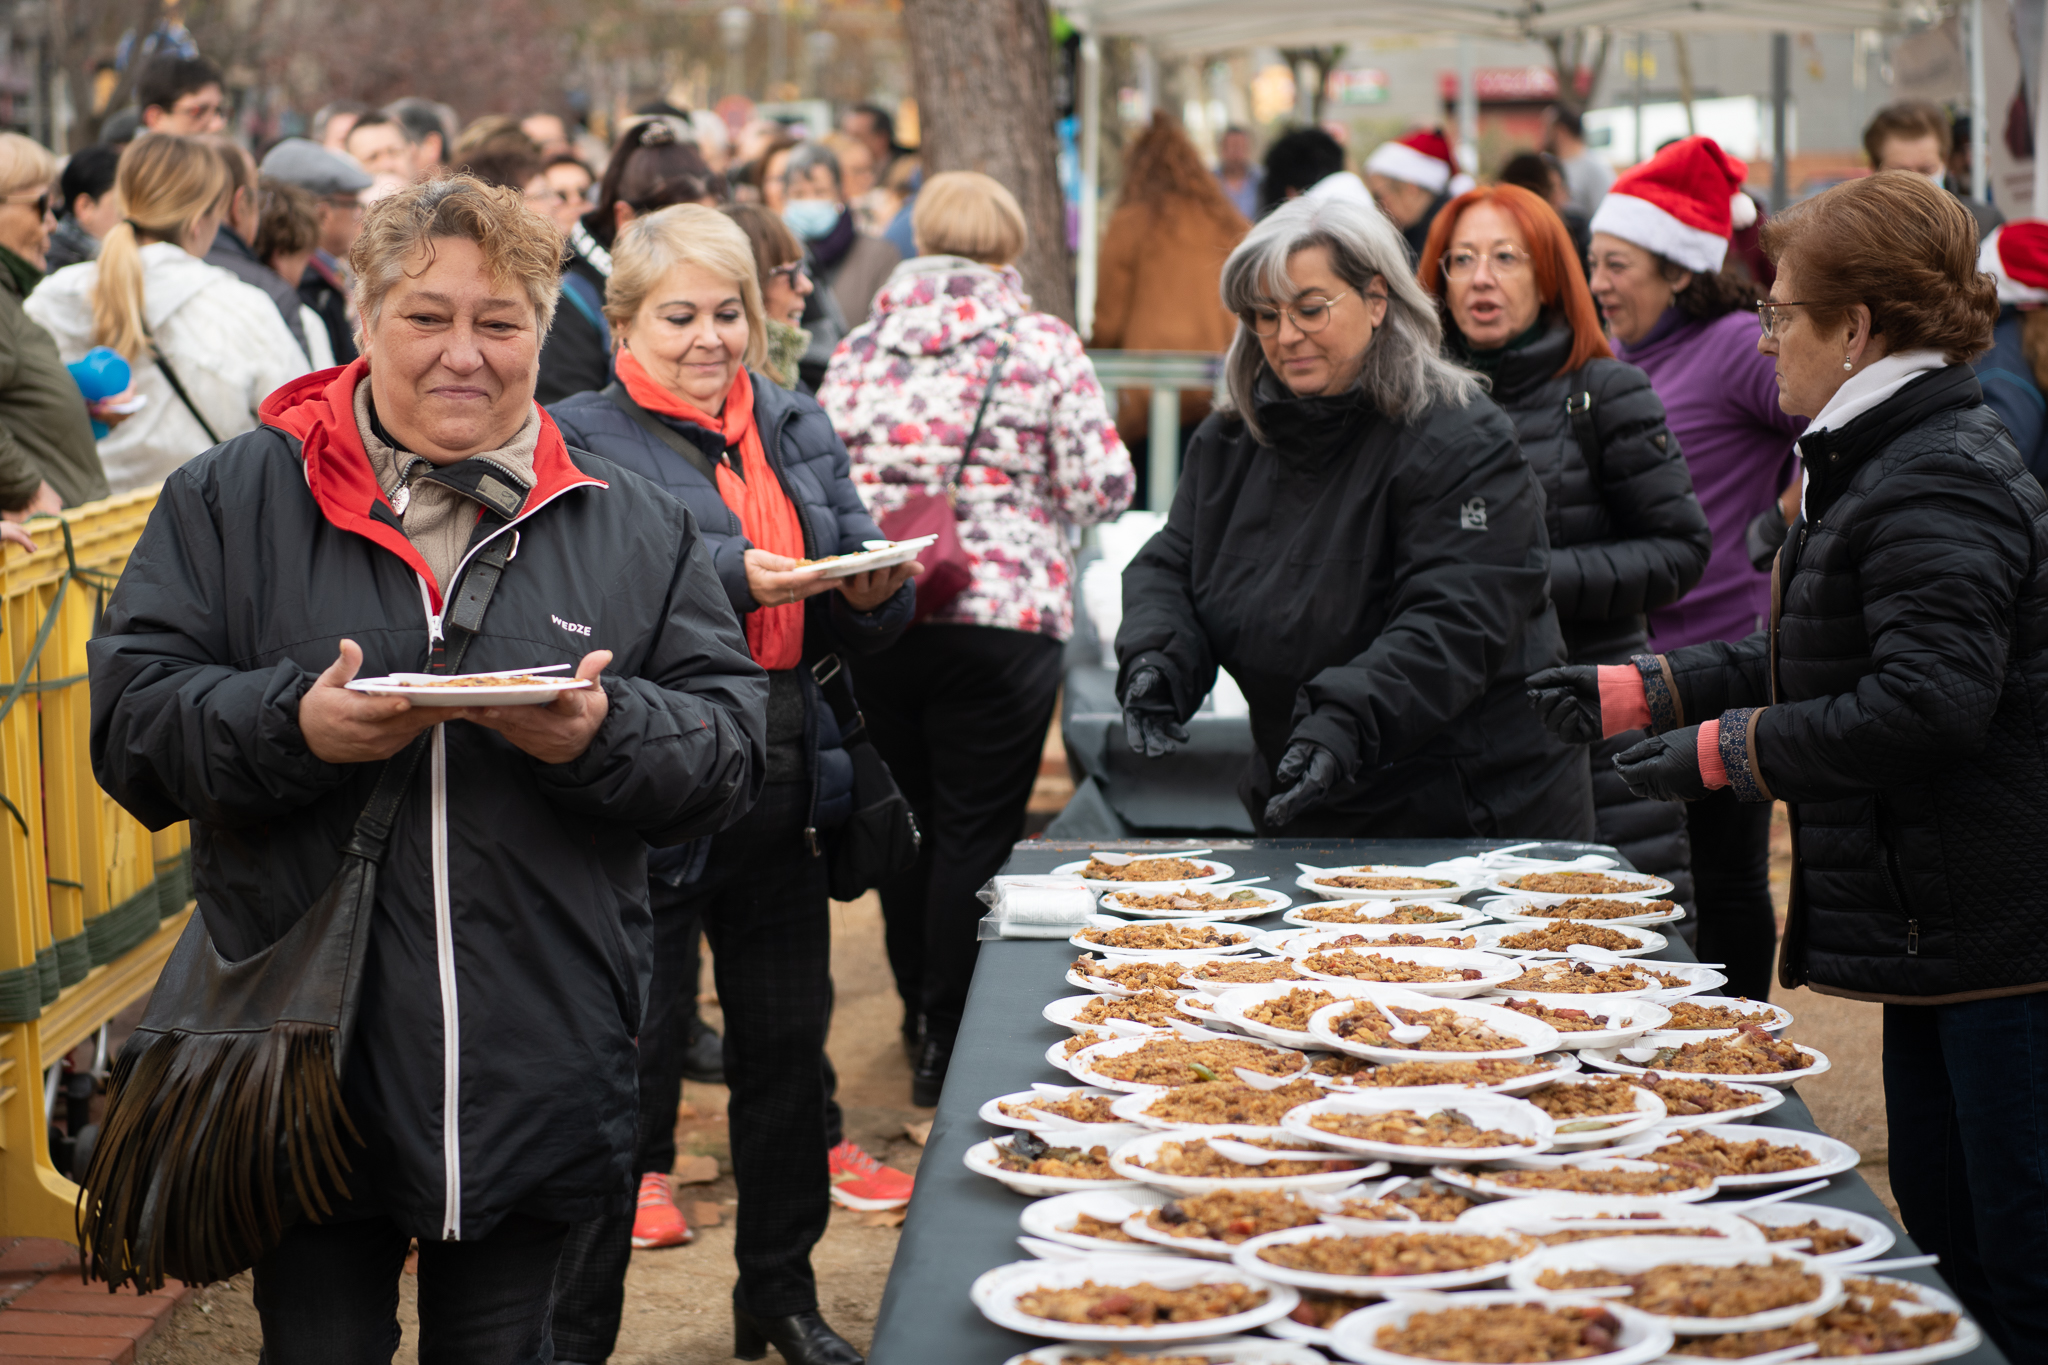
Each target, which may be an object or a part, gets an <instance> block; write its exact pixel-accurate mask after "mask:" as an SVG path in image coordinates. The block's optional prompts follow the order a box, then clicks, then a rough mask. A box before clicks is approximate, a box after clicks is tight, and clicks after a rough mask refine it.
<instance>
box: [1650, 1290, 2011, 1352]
mask: <svg viewBox="0 0 2048 1365" xmlns="http://www.w3.org/2000/svg"><path fill="white" fill-rule="evenodd" d="M1855 1270H1856V1267H1855V1266H1853V1265H1852V1266H1845V1267H1843V1275H1844V1278H1843V1280H1842V1289H1843V1294H1842V1301H1841V1302H1840V1303H1838V1304H1836V1305H1835V1306H1834V1307H1833V1308H1831V1309H1829V1310H1828V1311H1827V1312H1825V1313H1822V1314H1821V1315H1819V1316H1818V1317H1817V1318H1815V1319H1813V1320H1812V1321H1810V1322H1796V1323H1794V1324H1793V1325H1792V1326H1790V1327H1780V1328H1777V1329H1776V1330H1773V1331H1768V1332H1729V1333H1724V1334H1721V1335H1717V1336H1699V1337H1692V1338H1689V1339H1688V1340H1686V1341H1685V1342H1683V1343H1681V1344H1680V1345H1679V1347H1678V1348H1677V1349H1676V1350H1675V1351H1673V1352H1672V1353H1671V1354H1669V1355H1667V1356H1665V1357H1664V1362H1663V1363H1662V1365H1688V1363H1689V1362H1691V1361H1695V1360H1698V1359H1700V1358H1701V1357H1703V1356H1704V1357H1708V1358H1711V1359H1714V1360H1724V1361H1734V1362H1736V1363H1737V1365H1740V1362H1741V1361H1744V1360H1750V1359H1754V1358H1755V1357H1757V1356H1759V1355H1764V1354H1765V1353H1766V1352H1769V1353H1772V1354H1771V1355H1769V1357H1768V1358H1769V1359H1772V1360H1782V1359H1783V1358H1784V1357H1783V1356H1782V1355H1780V1354H1776V1353H1778V1352H1782V1351H1784V1350H1785V1349H1787V1348H1790V1347H1793V1346H1805V1345H1808V1344H1821V1343H1827V1344H1828V1345H1838V1344H1839V1345H1849V1344H1851V1343H1878V1344H1889V1345H1891V1347H1892V1349H1889V1350H1875V1351H1862V1350H1860V1349H1857V1354H1856V1359H1858V1360H1860V1361H1867V1362H1870V1365H1928V1362H1930V1361H1936V1360H1948V1359H1951V1358H1953V1357H1955V1356H1961V1355H1968V1354H1969V1353H1970V1352H1972V1351H1974V1350H1976V1349H1977V1348H1978V1347H1979V1346H1982V1345H1983V1344H1984V1333H1983V1332H1982V1330H1981V1329H1979V1328H1978V1326H1977V1324H1976V1323H1974V1322H1972V1321H1971V1320H1970V1319H1969V1318H1967V1317H1965V1316H1964V1315H1963V1306H1962V1305H1961V1304H1960V1303H1957V1302H1956V1301H1955V1300H1954V1299H1953V1298H1951V1297H1949V1296H1948V1295H1947V1294H1945V1293H1943V1292H1942V1291H1941V1290H1939V1289H1933V1288H1930V1287H1928V1286H1927V1285H1924V1284H1915V1283H1913V1282H1912V1281H1910V1280H1898V1279H1892V1278H1889V1277H1886V1276H1878V1275H1870V1276H1858V1275H1856V1274H1855ZM1822 1353H1823V1354H1831V1353H1830V1352H1827V1351H1826V1350H1825V1348H1824V1349H1823V1352H1822ZM1810 1358H1811V1359H1819V1358H1820V1357H1819V1356H1813V1357H1810Z"/></svg>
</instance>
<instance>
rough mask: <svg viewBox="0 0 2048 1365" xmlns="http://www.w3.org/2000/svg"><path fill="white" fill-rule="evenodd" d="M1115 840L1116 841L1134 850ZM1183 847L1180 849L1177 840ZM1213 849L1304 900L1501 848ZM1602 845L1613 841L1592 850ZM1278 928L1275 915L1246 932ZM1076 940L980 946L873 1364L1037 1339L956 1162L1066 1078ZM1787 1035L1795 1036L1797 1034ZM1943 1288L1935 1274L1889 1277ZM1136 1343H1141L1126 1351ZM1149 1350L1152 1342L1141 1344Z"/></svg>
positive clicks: (1867, 1203)
mask: <svg viewBox="0 0 2048 1365" xmlns="http://www.w3.org/2000/svg"><path fill="white" fill-rule="evenodd" d="M1134 846H1135V845H1134V844H1133V843H1131V841H1121V842H1120V843H1119V844H1118V847H1134ZM1184 846H1185V845H1184ZM1207 846H1208V847H1210V848H1213V849H1214V850H1215V851H1216V856H1217V857H1219V858H1221V859H1222V860H1223V861H1224V862H1227V863H1228V864H1230V866H1231V867H1232V869H1234V871H1235V874H1236V876H1238V877H1256V876H1261V875H1269V876H1271V878H1272V880H1271V882H1270V883H1269V885H1271V886H1273V887H1275V888H1276V889H1279V890H1283V891H1285V892H1286V893H1287V894H1288V895H1290V896H1292V897H1294V899H1295V903H1296V904H1300V903H1301V901H1302V900H1303V899H1304V898H1305V897H1306V896H1307V893H1306V892H1301V891H1299V890H1297V889H1296V888H1295V886H1294V879H1295V877H1296V876H1297V875H1298V872H1297V870H1296V868H1295V866H1294V863H1295V860H1296V859H1297V858H1300V859H1301V860H1303V861H1305V862H1310V863H1318V864H1323V865H1336V864H1341V863H1364V862H1383V863H1400V864H1417V863H1426V862H1433V861H1436V860H1437V859H1440V858H1451V857H1457V856H1459V855H1460V854H1465V853H1477V852H1482V851H1484V850H1485V849H1488V848H1493V847H1498V846H1499V845H1498V841H1478V840H1473V841H1466V840H1452V839H1432V840H1413V841H1405V842H1403V841H1365V840H1356V841H1302V840H1280V839H1261V840H1256V841H1248V842H1230V843H1210V844H1208V845H1207ZM1086 848H1087V846H1086V845H1082V844H1062V843H1057V842H1053V841H1049V840H1048V841H1042V842H1030V843H1024V844H1019V845H1018V846H1017V851H1016V853H1015V854H1014V855H1013V856H1012V857H1011V859H1010V861H1009V862H1008V863H1007V864H1006V865H1005V868H1004V870H1005V871H1008V872H1048V871H1051V870H1052V868H1053V867H1054V866H1056V865H1058V864H1060V863H1064V862H1069V861H1071V860H1072V859H1074V858H1075V857H1077V856H1081V854H1082V853H1085V851H1086ZM1594 850H1595V846H1594V845H1590V844H1587V845H1577V844H1557V845H1546V846H1545V847H1544V848H1543V849H1542V850H1540V852H1541V853H1542V855H1543V856H1554V857H1564V858H1569V857H1574V856H1576V855H1577V853H1579V852H1585V851H1594ZM1599 851H1604V852H1608V853H1612V852H1613V850H1612V849H1604V850H1599ZM1279 924H1280V921H1279V917H1278V916H1277V915H1276V916H1274V917H1272V918H1271V919H1267V920H1260V921H1257V922H1256V927H1259V928H1272V927H1276V926H1278V925H1279ZM1074 956H1075V952H1074V949H1073V947H1072V946H1070V945H1069V944H1067V943H1064V942H1061V941H1059V940H999V941H994V942H989V943H984V944H983V945H982V948H981V959H980V962H979V964H978V965H977V966H976V968H975V972H974V982H973V986H972V989H971V991H970V993H969V995H968V998H967V1016H966V1019H965V1021H964V1022H963V1024H962V1026H961V1030H960V1038H959V1041H958V1043H957V1044H956V1046H955V1048H954V1052H953V1063H952V1067H951V1069H950V1071H949V1072H948V1073H947V1077H946V1088H945V1093H944V1094H943V1095H941V1096H940V1099H939V1108H938V1115H937V1118H936V1120H935V1121H934V1122H933V1124H932V1131H931V1136H930V1137H929V1138H928V1139H927V1140H926V1143H925V1149H924V1157H923V1159H922V1161H920V1163H919V1165H918V1172H917V1194H916V1197H915V1198H913V1199H912V1200H911V1204H910V1215H909V1219H908V1221H906V1222H905V1224H904V1227H903V1239H902V1241H901V1243H900V1244H899V1245H898V1247H897V1249H896V1261H895V1265H894V1266H893V1267H892V1268H891V1270H890V1273H889V1284H888V1288H887V1290H886V1291H885V1292H884V1294H883V1296H882V1308H881V1314H880V1317H879V1319H878V1320H877V1322H876V1324H875V1341H874V1346H873V1348H872V1349H871V1350H870V1351H869V1354H868V1358H869V1359H870V1360H871V1361H872V1362H874V1365H1001V1362H1003V1361H1005V1360H1008V1359H1009V1358H1010V1357H1011V1356H1013V1355H1016V1354H1017V1353H1018V1352H1020V1351H1025V1350H1028V1349H1030V1348H1031V1347H1032V1346H1034V1345H1040V1344H1043V1341H1042V1340H1041V1339H1037V1338H1032V1337H1025V1336H1020V1335H1018V1334H1017V1333H1015V1332H1010V1331H1006V1330H1004V1329H1003V1328H999V1327H996V1326H995V1325H993V1324H992V1323H990V1322H989V1321H988V1320H987V1319H986V1318H984V1317H982V1316H981V1314H980V1313H978V1312H976V1311H975V1309H974V1307H973V1305H972V1304H970V1303H969V1302H968V1299H967V1290H968V1286H969V1285H971V1284H972V1283H973V1282H974V1279H975V1277H976V1276H978V1275H980V1274H981V1273H982V1272H983V1271H985V1270H987V1269H989V1268H990V1267H992V1266H998V1265H1004V1264H1008V1263H1009V1262H1012V1261H1021V1260H1027V1259H1029V1257H1028V1256H1027V1255H1026V1253H1025V1252H1024V1250H1023V1248H1021V1247H1019V1246H1018V1245H1017V1236H1018V1233H1019V1232H1020V1229H1019V1227H1018V1225H1017V1218H1018V1215H1019V1214H1021V1213H1022V1212H1023V1211H1024V1207H1025V1205H1026V1204H1027V1203H1028V1202H1029V1201H1028V1200H1026V1199H1023V1198H1021V1197H1019V1196H1018V1195H1014V1194H1012V1193H1010V1191H1009V1190H1007V1189H1005V1188H1003V1187H1002V1186H1001V1185H999V1184H997V1183H996V1182H995V1181H993V1180H990V1179H988V1178H987V1177H986V1176H981V1175H976V1174H974V1173H973V1172H972V1171H969V1170H968V1169H967V1167H966V1166H965V1165H964V1164H962V1157H963V1155H964V1154H965V1153H966V1151H967V1149H968V1148H969V1147H971V1146H973V1145H974V1144H975V1143H977V1142H979V1141H981V1140H982V1139H983V1138H986V1137H990V1136H993V1135H995V1133H997V1132H998V1131H1002V1130H996V1129H992V1128H990V1126H989V1125H988V1124H986V1123H984V1122H982V1121H981V1119H980V1118H979V1116H978V1115H977V1111H978V1110H979V1109H980V1108H981V1106H982V1104H983V1102H984V1101H986V1100H988V1099H989V1098H990V1097H992V1096H995V1095H1002V1094H1007V1093H1009V1092H1011V1091H1014V1090H1024V1089H1028V1088H1029V1087H1030V1086H1031V1083H1032V1082H1034V1081H1060V1080H1064V1079H1066V1077H1065V1076H1064V1075H1063V1074H1062V1073H1060V1072H1057V1071H1055V1070H1053V1068H1052V1067H1051V1066H1049V1065H1048V1064H1047V1063H1046V1060H1045V1051H1046V1049H1047V1048H1048V1047H1050V1046H1052V1044H1053V1043H1055V1042H1057V1041H1058V1040H1060V1039H1061V1038H1064V1037H1066V1036H1067V1031H1066V1030H1065V1029H1063V1028H1060V1027H1059V1026H1058V1025H1056V1024H1051V1023H1048V1022H1046V1020H1045V1019H1044V1017H1043V1016H1042V1015H1041V1014H1040V1011H1041V1010H1042V1009H1043V1008H1044V1007H1045V1005H1046V1004H1047V1003H1048V1002H1050V1001H1052V1000H1055V999H1058V998H1059V997H1061V996H1063V995H1072V994H1073V993H1074V989H1073V987H1072V986H1070V985H1068V984H1067V982H1066V980H1065V975H1066V969H1067V966H1068V964H1070V963H1071V962H1072V961H1073V960H1074ZM1658 956H1660V957H1662V958H1664V959H1666V960H1669V961H1674V962H1690V961H1696V960H1697V959H1696V958H1695V957H1694V956H1693V954H1692V953H1690V952H1689V951H1687V950H1686V947H1685V944H1684V943H1683V941H1681V940H1679V939H1678V938H1676V936H1673V938H1672V943H1671V947H1670V948H1668V949H1666V950H1665V951H1664V952H1662V953H1660V954H1658ZM1794 1028H1795V1032H1794V1034H1793V1035H1791V1036H1793V1037H1794V1038H1795V1039H1796V1037H1797V1033H1796V1028H1797V1025H1796V1024H1795V1025H1794ZM1765 1122H1766V1123H1767V1124H1769V1125H1770V1126H1773V1127H1779V1128H1796V1129H1802V1130H1806V1131H1818V1128H1817V1125H1815V1123H1814V1121H1813V1117H1812V1115H1811V1114H1809V1113H1808V1112H1807V1108H1806V1105H1805V1104H1804V1103H1802V1102H1801V1101H1800V1099H1799V1097H1798V1095H1797V1094H1793V1095H1791V1096H1789V1097H1788V1098H1787V1099H1786V1102H1785V1103H1784V1104H1783V1105H1781V1106H1779V1107H1778V1108H1777V1109H1774V1110H1772V1111H1771V1113H1770V1115H1769V1116H1768V1117H1767V1118H1766V1120H1765ZM1800 1199H1801V1200H1802V1202H1810V1203H1816V1204H1829V1205H1833V1206H1835V1207H1837V1208H1845V1209H1854V1210H1855V1211H1856V1212H1858V1213H1865V1214H1869V1215H1871V1216H1872V1217H1875V1218H1879V1219H1882V1220H1883V1221H1884V1222H1885V1223H1886V1224H1887V1225H1888V1226H1890V1227H1892V1228H1893V1230H1894V1231H1895V1232H1896V1233H1897V1235H1898V1239H1899V1242H1898V1246H1897V1247H1895V1248H1894V1249H1893V1250H1891V1251H1889V1252H1887V1253H1886V1255H1887V1256H1906V1255H1911V1254H1913V1253H1914V1252H1915V1251H1916V1250H1917V1248H1916V1247H1915V1246H1914V1245H1913V1242H1912V1240H1911V1239H1910V1238H1908V1237H1907V1236H1906V1234H1905V1230H1904V1229H1902V1228H1899V1227H1898V1225H1897V1224H1896V1223H1895V1222H1893V1220H1892V1218H1891V1216H1890V1215H1889V1214H1888V1213H1886V1212H1885V1208H1884V1205H1883V1204H1881V1203H1879V1202H1878V1199H1877V1196H1876V1194H1874V1193H1873V1192H1872V1191H1871V1188H1870V1186H1869V1185H1867V1184H1866V1183H1864V1180H1863V1177H1862V1176H1860V1175H1858V1174H1857V1173H1855V1172H1854V1171H1850V1172H1848V1173H1846V1174H1843V1175H1838V1176H1836V1177H1834V1179H1833V1180H1832V1181H1830V1182H1829V1187H1828V1188H1827V1189H1825V1190H1822V1191H1819V1192H1817V1193H1814V1194H1809V1195H1802V1196H1800ZM1886 1273H1888V1274H1896V1275H1898V1276H1900V1277H1901V1278H1905V1279H1909V1280H1917V1281H1920V1282H1921V1283H1923V1284H1930V1285H1934V1286H1937V1287H1941V1288H1946V1286H1945V1285H1943V1284H1942V1281H1941V1278H1940V1276H1939V1275H1938V1274H1937V1273H1936V1272H1935V1271H1933V1270H1908V1271H1893V1272H1886ZM1133 1349H1141V1348H1135V1347H1134V1348H1133ZM1147 1349H1148V1348H1147ZM1958 1360H1959V1362H1960V1365H2004V1362H2005V1356H2004V1355H2003V1354H2002V1353H2000V1352H1999V1351H1998V1350H1997V1349H1996V1348H1995V1347H1993V1346H1991V1345H1989V1344H1988V1343H1987V1344H1986V1345H1985V1346H1983V1347H1982V1348H1980V1349H1979V1350H1977V1351H1974V1352H1972V1353H1970V1354H1969V1355H1966V1356H1962V1357H1959V1358H1958Z"/></svg>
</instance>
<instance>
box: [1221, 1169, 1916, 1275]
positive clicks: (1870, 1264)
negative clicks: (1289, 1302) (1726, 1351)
mask: <svg viewBox="0 0 2048 1365" xmlns="http://www.w3.org/2000/svg"><path fill="white" fill-rule="evenodd" d="M1214 1145H1215V1144H1214V1143H1211V1144H1210V1146H1212V1147H1213V1146H1214ZM1940 1263H1941V1257H1939V1256H1937V1255H1935V1254H1934V1253H1933V1252H1931V1251H1930V1252H1928V1253H1927V1254H1926V1255H1924V1256H1894V1257H1892V1258H1891V1259H1890V1260H1888V1261H1858V1262H1856V1264H1855V1265H1853V1266H1851V1267H1849V1270H1850V1272H1851V1273H1852V1274H1856V1275H1862V1274H1864V1273H1866V1272H1869V1271H1878V1270H1922V1269H1925V1268H1926V1267H1928V1266H1931V1265H1939V1264H1940Z"/></svg>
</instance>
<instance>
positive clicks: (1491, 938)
mask: <svg viewBox="0 0 2048 1365" xmlns="http://www.w3.org/2000/svg"><path fill="white" fill-rule="evenodd" d="M1557 922H1558V921H1556V920H1551V921H1549V923H1552V924H1555V923H1557ZM1575 922H1583V923H1587V924H1591V925H1592V927H1593V928H1596V929H1612V930H1613V931H1614V932H1615V933H1617V934H1620V935H1621V936H1623V937H1624V938H1632V939H1634V940H1635V946H1634V947H1632V948H1610V949H1609V950H1608V951H1609V952H1612V953H1614V954H1616V955H1618V956H1620V957H1641V956H1642V955H1643V954H1644V953H1655V952H1661V951H1663V949H1664V946H1665V944H1666V943H1668V942H1669V941H1670V940H1668V939H1666V938H1665V937H1664V935H1662V934H1660V933H1658V932H1657V931H1656V930H1655V929H1645V928H1644V927H1643V926H1642V925H1640V924H1614V923H1612V922H1610V921H1607V920H1602V921H1600V922H1599V923H1598V924H1593V923H1592V921H1590V920H1587V921H1575ZM1543 927H1544V924H1543V923H1541V922H1531V921H1529V920H1516V921H1515V922H1513V923H1511V924H1482V925H1480V926H1479V927H1478V928H1476V929H1474V930H1472V933H1473V935H1474V936H1475V937H1477V938H1478V940H1479V950H1480V951H1481V952H1485V953H1500V954H1502V955H1504V956H1508V957H1525V958H1535V959H1538V960H1542V959H1546V958H1556V957H1567V956H1569V955H1570V954H1568V953H1567V952H1566V951H1565V950H1564V949H1562V948H1509V947H1506V946H1505V945H1503V944H1502V943H1501V940H1502V939H1504V938H1513V937H1514V936H1515V935H1516V934H1526V933H1529V932H1531V931H1532V930H1538V929H1542V928H1543Z"/></svg>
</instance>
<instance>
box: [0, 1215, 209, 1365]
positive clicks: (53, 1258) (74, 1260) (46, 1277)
mask: <svg viewBox="0 0 2048 1365" xmlns="http://www.w3.org/2000/svg"><path fill="white" fill-rule="evenodd" d="M190 1292H191V1291H190V1290H189V1289H187V1288H186V1287H185V1286H184V1285H182V1284H180V1283H178V1282H177V1281H176V1280H173V1281H171V1282H170V1283H169V1284H167V1285H166V1286H165V1287H164V1288H162V1289H160V1290H158V1291H157V1292H156V1293H154V1294H137V1293H136V1292H135V1291H134V1290H132V1289H129V1290H122V1291H121V1292H119V1293H109V1292H108V1291H107V1287H106V1286H105V1285H103V1284H86V1283H84V1282H83V1281H82V1280H80V1279H79V1278H78V1252H77V1251H76V1249H74V1248H73V1247H71V1246H70V1245H68V1244H67V1243H64V1242H57V1241H51V1240H49V1239H47V1238H40V1237H17V1238H14V1239H13V1240H11V1241H0V1359H4V1360H5V1361H7V1362H8V1365H80V1362H95V1365H134V1362H135V1351H136V1348H137V1347H139V1346H140V1345H142V1343H144V1342H146V1341H148V1340H149V1339H150V1338H151V1337H153V1336H155V1335H156V1334H157V1331H158V1329H159V1328H161V1327H162V1326H163V1324H164V1322H165V1321H166V1320H168V1319H169V1317H170V1316H171V1312H172V1310H173V1309H175V1308H176V1307H177V1306H178V1303H179V1301H180V1300H181V1299H183V1298H184V1297H185V1296H186V1295H187V1294H188V1293H190Z"/></svg>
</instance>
